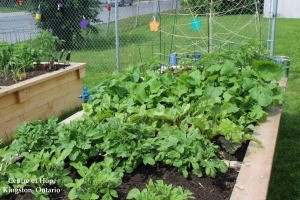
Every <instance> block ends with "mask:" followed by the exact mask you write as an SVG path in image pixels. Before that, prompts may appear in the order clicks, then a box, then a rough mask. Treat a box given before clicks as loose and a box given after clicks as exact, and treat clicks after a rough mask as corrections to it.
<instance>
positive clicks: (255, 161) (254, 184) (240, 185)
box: [230, 78, 287, 200]
mask: <svg viewBox="0 0 300 200" xmlns="http://www.w3.org/2000/svg"><path fill="white" fill-rule="evenodd" d="M286 84H287V78H284V79H282V80H281V81H280V83H279V85H280V86H281V87H282V89H283V90H285V88H286ZM281 113H282V108H281V106H280V107H269V109H268V118H267V120H266V122H264V123H262V124H261V125H259V127H258V128H257V131H254V136H255V137H256V138H257V139H258V140H260V141H261V142H262V143H263V145H264V147H263V148H261V147H259V146H258V144H256V143H255V142H254V141H251V142H250V143H249V146H248V148H247V152H246V155H245V157H244V160H243V165H242V166H241V169H240V171H239V175H238V177H237V180H236V183H235V186H234V188H233V191H232V194H231V197H230V200H243V199H247V200H248V199H249V200H251V199H253V200H265V199H267V194H268V189H269V181H270V177H271V172H272V164H273V158H274V153H275V146H276V141H277V135H278V131H279V122H280V117H281Z"/></svg>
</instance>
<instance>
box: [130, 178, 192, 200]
mask: <svg viewBox="0 0 300 200" xmlns="http://www.w3.org/2000/svg"><path fill="white" fill-rule="evenodd" d="M126 199H135V200H188V199H195V197H194V196H193V193H192V192H190V191H189V190H183V189H182V187H180V186H177V187H173V186H172V184H170V185H167V184H164V182H163V181H162V180H157V181H156V182H155V183H154V182H153V181H152V179H150V180H149V182H148V184H147V189H143V190H142V191H140V190H139V189H137V188H134V189H131V190H130V191H129V193H128V195H127V198H126Z"/></svg>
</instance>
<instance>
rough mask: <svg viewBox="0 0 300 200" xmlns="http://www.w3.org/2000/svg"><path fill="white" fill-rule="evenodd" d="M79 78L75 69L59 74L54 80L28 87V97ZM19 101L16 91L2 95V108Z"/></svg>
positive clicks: (0, 99)
mask: <svg viewBox="0 0 300 200" xmlns="http://www.w3.org/2000/svg"><path fill="white" fill-rule="evenodd" d="M76 79H77V73H76V72H75V71H74V72H72V73H69V74H64V75H62V76H58V77H56V78H54V79H52V80H49V81H45V82H42V83H40V84H38V85H35V86H32V87H29V88H27V89H28V92H27V95H28V98H31V97H33V96H35V95H37V94H39V93H42V92H44V91H48V90H51V89H53V88H55V87H58V86H59V85H62V84H65V83H68V82H70V81H73V80H76ZM17 102H18V95H17V94H15V93H11V94H8V95H6V96H2V97H0V109H3V108H5V107H8V106H11V105H13V104H16V103H17Z"/></svg>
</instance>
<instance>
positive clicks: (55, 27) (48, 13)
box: [34, 0, 100, 49]
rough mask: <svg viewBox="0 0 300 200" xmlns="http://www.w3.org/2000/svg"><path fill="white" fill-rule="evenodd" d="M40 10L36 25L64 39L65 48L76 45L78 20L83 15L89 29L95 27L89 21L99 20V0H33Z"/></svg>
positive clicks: (93, 29) (94, 29) (79, 29)
mask: <svg viewBox="0 0 300 200" xmlns="http://www.w3.org/2000/svg"><path fill="white" fill-rule="evenodd" d="M34 4H35V6H36V8H37V7H39V8H40V10H41V11H42V18H41V20H40V21H39V22H38V27H39V28H42V29H47V30H51V32H52V34H54V35H55V36H57V37H58V38H59V39H61V40H63V41H65V45H64V46H65V48H69V49H70V48H74V47H76V45H78V41H79V39H81V38H82V36H81V27H80V21H81V20H82V19H83V17H85V18H86V19H87V20H88V21H89V24H90V25H89V28H88V29H89V30H90V31H93V32H96V31H97V29H96V28H95V27H94V26H93V25H91V23H95V22H99V21H100V20H99V19H97V15H98V14H99V11H100V2H99V0H63V1H59V0H43V1H37V0H36V1H35V2H34Z"/></svg>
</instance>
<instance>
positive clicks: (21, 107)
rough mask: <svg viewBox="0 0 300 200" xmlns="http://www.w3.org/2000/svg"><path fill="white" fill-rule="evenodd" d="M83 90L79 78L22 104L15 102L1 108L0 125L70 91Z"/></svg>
mask: <svg viewBox="0 0 300 200" xmlns="http://www.w3.org/2000/svg"><path fill="white" fill-rule="evenodd" d="M77 89H78V90H81V89H82V86H81V83H80V81H79V80H78V79H76V80H74V81H72V82H68V83H66V84H64V85H61V86H59V87H58V88H53V89H51V90H48V91H45V92H43V93H41V94H40V95H36V96H34V97H31V98H30V99H28V101H26V102H24V103H21V104H14V105H12V106H10V107H6V108H3V109H1V113H0V126H1V124H2V123H5V122H6V121H8V120H10V119H12V118H16V117H17V116H19V115H21V114H23V113H26V112H28V111H30V110H33V109H35V108H38V107H40V106H43V105H45V104H47V103H49V102H52V101H54V100H55V99H57V98H61V97H64V96H67V95H68V94H69V93H72V92H73V91H74V90H77Z"/></svg>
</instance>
